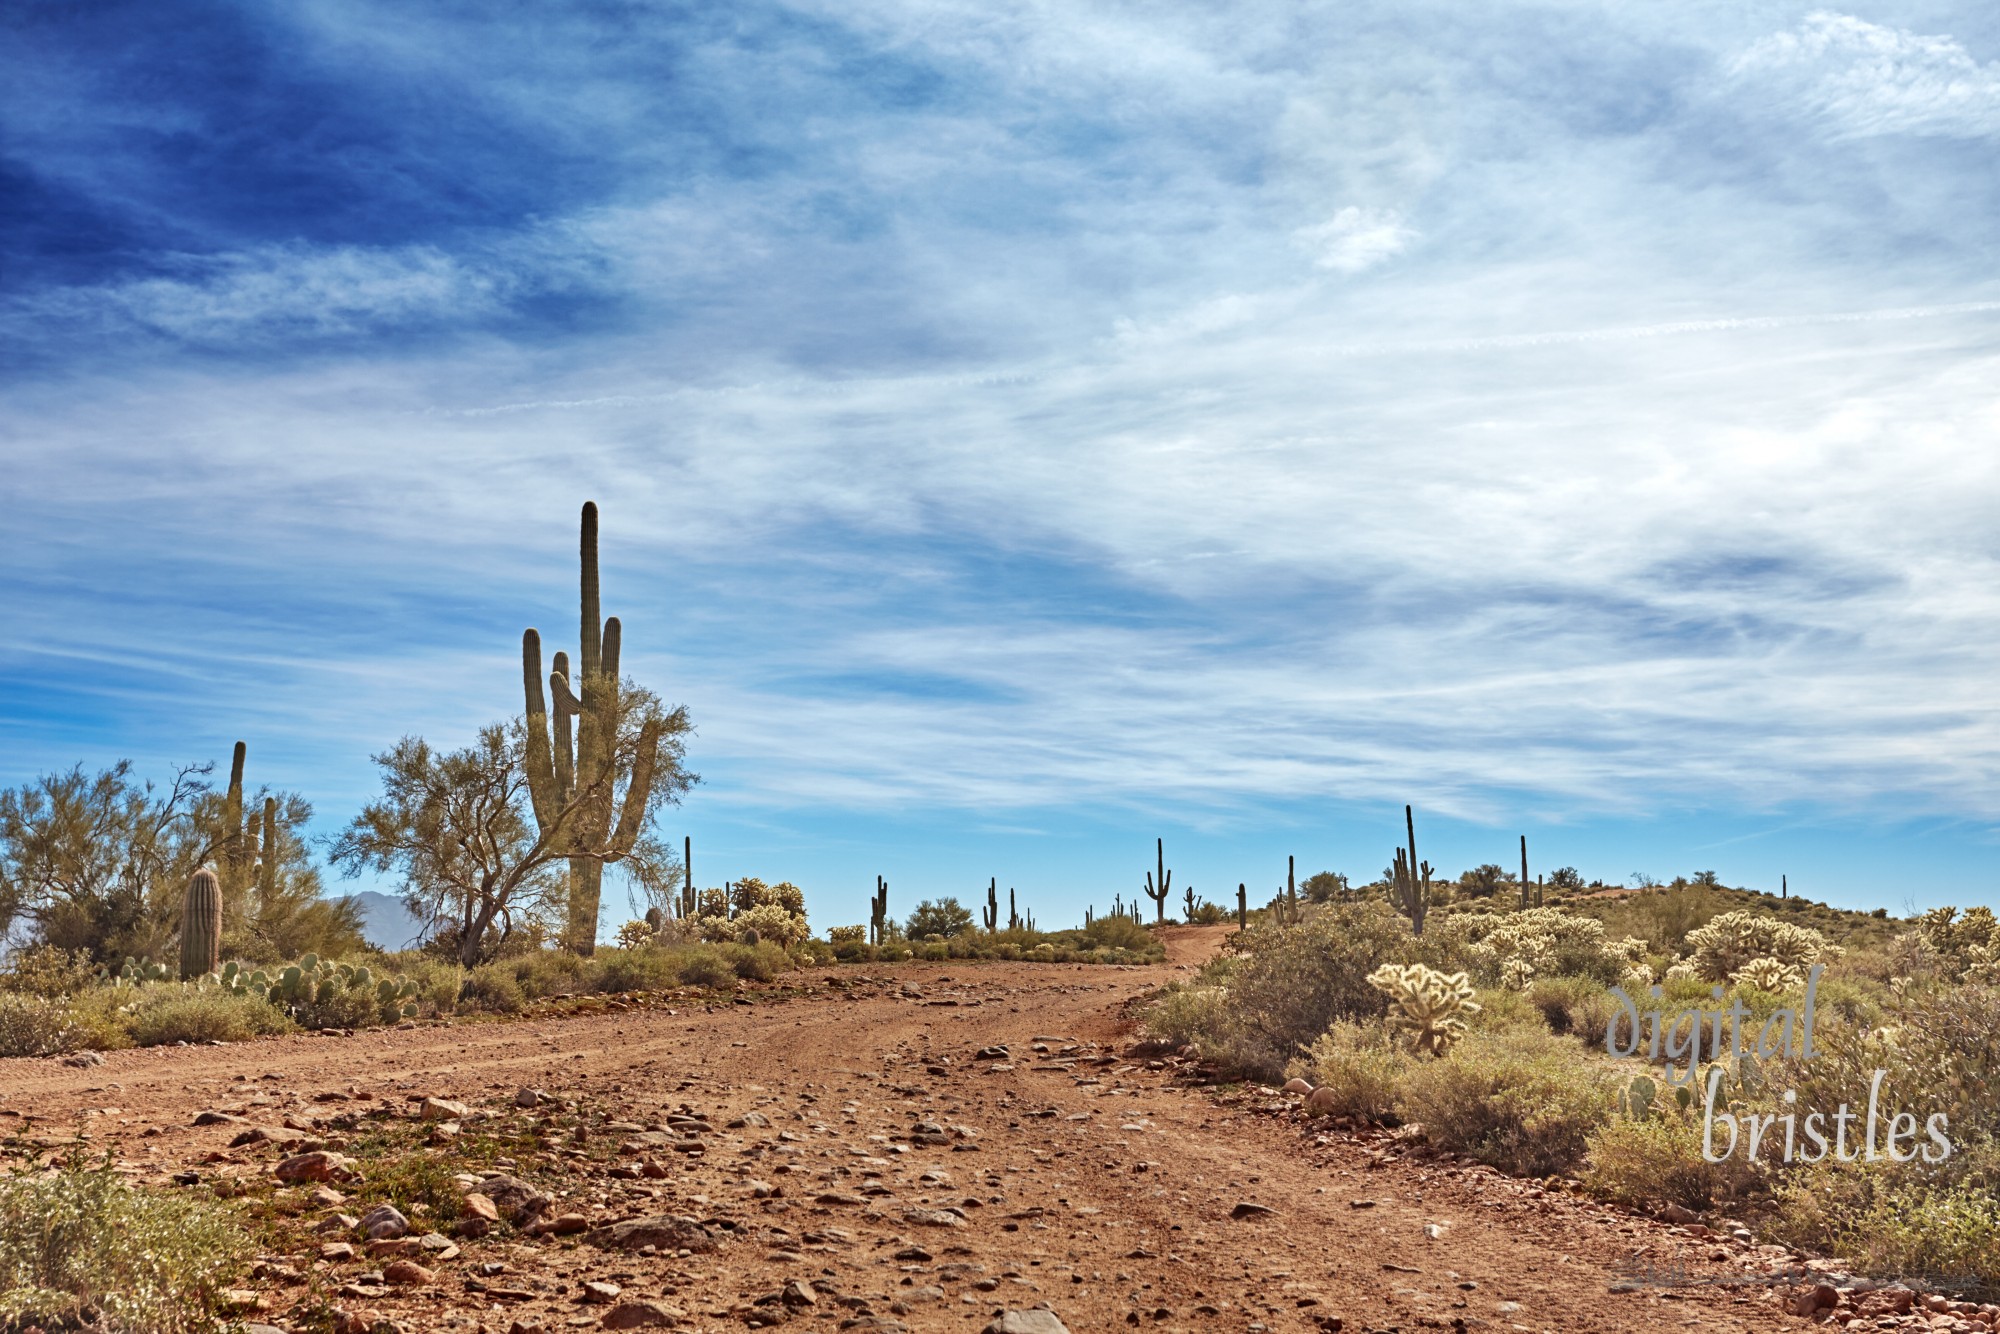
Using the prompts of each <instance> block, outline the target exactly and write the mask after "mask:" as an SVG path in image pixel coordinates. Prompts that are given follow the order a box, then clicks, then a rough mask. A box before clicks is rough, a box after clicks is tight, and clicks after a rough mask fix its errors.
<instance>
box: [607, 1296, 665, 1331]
mask: <svg viewBox="0 0 2000 1334" xmlns="http://www.w3.org/2000/svg"><path fill="white" fill-rule="evenodd" d="M683 1319H685V1317H684V1316H683V1315H682V1314H681V1312H679V1311H676V1310H675V1309H674V1308H673V1307H671V1306H662V1305H660V1303H658V1302H620V1303H618V1305H616V1306H614V1307H612V1308H611V1309H610V1310H609V1311H606V1312H605V1313H604V1319H603V1320H601V1321H599V1322H598V1323H599V1325H600V1326H601V1327H602V1328H604V1329H641V1328H644V1327H646V1326H648V1325H678V1324H680V1323H681V1321H682V1320H683Z"/></svg>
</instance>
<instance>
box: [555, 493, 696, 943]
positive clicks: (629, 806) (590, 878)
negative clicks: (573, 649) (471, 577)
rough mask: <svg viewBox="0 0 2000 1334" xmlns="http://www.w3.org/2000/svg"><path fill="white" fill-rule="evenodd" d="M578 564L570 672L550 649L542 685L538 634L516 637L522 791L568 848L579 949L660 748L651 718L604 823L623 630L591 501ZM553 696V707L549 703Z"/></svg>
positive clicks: (632, 837) (568, 938) (627, 840)
mask: <svg viewBox="0 0 2000 1334" xmlns="http://www.w3.org/2000/svg"><path fill="white" fill-rule="evenodd" d="M578 550H579V556H580V559H581V562H582V566H583V579H582V589H581V597H580V599H579V601H580V604H581V616H580V618H579V627H578V633H579V638H580V640H581V643H580V645H579V647H578V653H577V669H578V670H577V674H576V677H575V679H574V680H572V678H571V674H570V670H569V667H570V664H569V657H568V655H567V654H564V653H557V654H556V655H555V659H554V661H553V663H552V666H553V668H554V670H553V671H551V672H550V673H549V676H548V693H547V694H546V695H544V694H543V691H542V638H541V635H540V634H539V633H538V632H537V631H535V630H534V629H532V628H531V629H529V630H527V631H525V632H524V633H523V634H522V635H521V686H522V690H523V693H524V694H525V695H526V696H527V706H528V794H529V798H530V800H531V801H532V803H533V805H534V808H535V823H536V825H537V826H538V827H539V828H540V830H541V833H542V837H543V838H545V839H548V840H550V841H551V842H552V843H554V844H556V845H557V846H559V847H561V848H562V849H563V850H564V851H565V852H567V853H568V854H569V924H568V929H567V931H566V932H565V936H564V940H565V943H566V944H567V945H568V946H569V948H570V949H571V950H573V951H575V952H576V953H578V954H586V955H587V954H590V953H591V952H592V951H594V950H595V949H596V947H597V910H598V901H599V898H600V896H601V894H602V892H603V887H604V868H605V866H606V865H608V864H609V863H612V862H616V861H620V860H622V859H623V858H624V857H626V856H627V855H628V854H630V852H631V851H632V845H633V844H634V843H635V842H636V841H637V840H638V837H639V827H640V826H641V825H642V824H643V823H644V822H645V818H646V802H647V799H648V797H649V795H650V794H651V791H652V787H653V767H654V764H655V762H656V761H657V759H658V756H659V741H660V732H661V728H660V724H659V723H658V721H657V720H649V721H648V722H647V723H646V724H645V727H644V728H643V729H642V731H641V733H640V737H639V746H638V750H637V753H636V754H635V755H634V757H633V760H632V773H631V778H630V781H629V783H628V784H627V786H626V789H625V805H624V809H623V810H622V811H621V812H619V816H618V824H617V827H616V828H615V829H614V828H613V827H612V824H611V816H612V807H613V800H612V791H613V788H614V787H615V785H616V783H617V781H618V723H619V712H618V653H619V648H620V646H621V643H622V637H623V630H622V627H621V626H620V625H619V622H618V618H617V617H616V616H613V617H611V618H610V619H609V620H605V619H604V618H603V617H602V616H601V615H600V611H599V606H598V589H597V504H596V502H594V501H586V502H585V503H584V506H583V531H582V538H581V541H580V542H579V544H578ZM551 704H553V709H552V708H551Z"/></svg>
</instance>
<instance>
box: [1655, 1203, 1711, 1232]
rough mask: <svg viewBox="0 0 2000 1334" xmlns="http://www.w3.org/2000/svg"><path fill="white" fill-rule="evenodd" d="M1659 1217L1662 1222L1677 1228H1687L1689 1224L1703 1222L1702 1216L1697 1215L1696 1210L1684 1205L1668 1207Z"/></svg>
mask: <svg viewBox="0 0 2000 1334" xmlns="http://www.w3.org/2000/svg"><path fill="white" fill-rule="evenodd" d="M1658 1217H1659V1219H1660V1221H1661V1222H1663V1223H1672V1224H1674V1225H1675V1226H1677V1227H1685V1226H1686V1225H1687V1224H1689V1223H1695V1222H1699V1221H1700V1220H1701V1215H1700V1214H1698V1213H1696V1212H1695V1211H1694V1210H1692V1209H1690V1208H1688V1207H1687V1206H1686V1205H1684V1204H1669V1205H1666V1206H1664V1207H1663V1208H1662V1209H1661V1210H1660V1212H1659V1215H1658Z"/></svg>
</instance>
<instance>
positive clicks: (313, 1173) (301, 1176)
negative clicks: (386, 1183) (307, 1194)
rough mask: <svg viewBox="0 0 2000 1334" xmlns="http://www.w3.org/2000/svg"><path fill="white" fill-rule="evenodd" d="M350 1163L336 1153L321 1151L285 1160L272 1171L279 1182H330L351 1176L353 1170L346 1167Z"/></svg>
mask: <svg viewBox="0 0 2000 1334" xmlns="http://www.w3.org/2000/svg"><path fill="white" fill-rule="evenodd" d="M352 1161H353V1159H351V1158H343V1157H341V1156H340V1155H339V1154H337V1153H328V1152H326V1151H324V1150H321V1151H318V1152H314V1153H301V1154H298V1155H297V1156H295V1157H291V1158H287V1159H285V1160H284V1161H283V1162H281V1163H279V1164H278V1165H277V1167H276V1168H275V1169H273V1170H275V1171H276V1172H277V1174H278V1180H280V1181H332V1180H334V1179H336V1178H341V1179H345V1178H346V1177H349V1176H352V1175H353V1174H354V1173H353V1170H352V1169H351V1168H350V1167H349V1166H348V1164H349V1163H351V1162H352Z"/></svg>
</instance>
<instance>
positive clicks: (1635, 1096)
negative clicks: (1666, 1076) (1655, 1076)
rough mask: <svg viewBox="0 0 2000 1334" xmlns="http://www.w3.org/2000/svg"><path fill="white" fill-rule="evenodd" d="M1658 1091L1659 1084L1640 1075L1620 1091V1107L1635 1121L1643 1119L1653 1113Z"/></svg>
mask: <svg viewBox="0 0 2000 1334" xmlns="http://www.w3.org/2000/svg"><path fill="white" fill-rule="evenodd" d="M1658 1093H1659V1086H1658V1085H1657V1084H1655V1083H1654V1082H1653V1081H1652V1080H1650V1079H1648V1078H1647V1077H1646V1076H1645V1075H1640V1076H1639V1077H1638V1078H1636V1079H1634V1080H1633V1081H1632V1082H1631V1083H1629V1084H1627V1085H1626V1086H1625V1087H1624V1089H1623V1090H1622V1091H1621V1092H1620V1093H1619V1095H1618V1105H1619V1108H1620V1109H1621V1110H1622V1111H1624V1113H1625V1114H1626V1115H1627V1116H1629V1117H1631V1118H1632V1119H1633V1120H1634V1121H1643V1120H1645V1119H1646V1118H1647V1117H1649V1116H1651V1115H1652V1114H1653V1099H1654V1097H1655V1095H1657V1094H1658Z"/></svg>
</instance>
